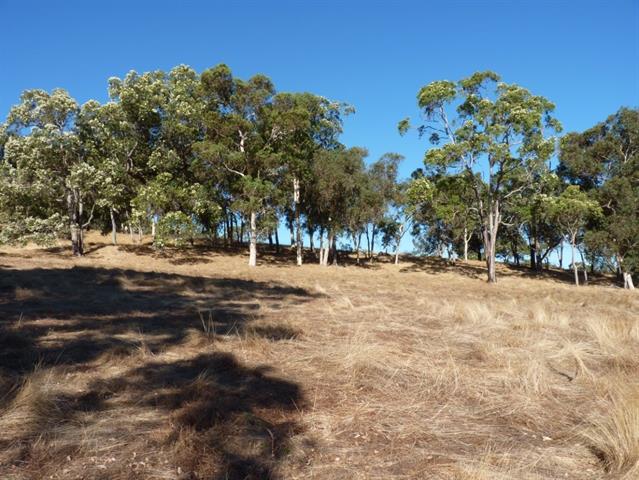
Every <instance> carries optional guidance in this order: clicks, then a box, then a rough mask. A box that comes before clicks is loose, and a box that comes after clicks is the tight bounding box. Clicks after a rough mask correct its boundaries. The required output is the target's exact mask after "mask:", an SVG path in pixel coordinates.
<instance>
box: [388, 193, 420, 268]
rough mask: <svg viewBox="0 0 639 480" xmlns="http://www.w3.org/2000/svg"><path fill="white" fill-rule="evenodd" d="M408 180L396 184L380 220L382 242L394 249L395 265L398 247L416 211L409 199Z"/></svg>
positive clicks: (397, 261) (397, 262)
mask: <svg viewBox="0 0 639 480" xmlns="http://www.w3.org/2000/svg"><path fill="white" fill-rule="evenodd" d="M410 185H411V183H410V181H407V182H401V183H398V184H397V188H396V193H395V195H394V199H393V201H392V204H391V207H390V209H389V211H388V213H387V214H386V216H385V218H384V219H383V221H382V222H381V225H380V229H381V231H382V235H383V236H382V244H383V245H385V246H392V247H394V249H395V253H394V258H395V265H398V264H399V249H400V245H401V242H402V239H403V238H404V236H405V235H406V233H407V232H408V231H410V229H411V225H412V224H413V220H414V217H415V213H416V208H415V205H413V204H412V203H411V202H410V199H409V195H408V192H409V187H410Z"/></svg>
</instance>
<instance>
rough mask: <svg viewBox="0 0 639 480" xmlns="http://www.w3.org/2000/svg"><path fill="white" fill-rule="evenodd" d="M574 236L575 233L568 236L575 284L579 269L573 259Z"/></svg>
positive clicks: (577, 279)
mask: <svg viewBox="0 0 639 480" xmlns="http://www.w3.org/2000/svg"><path fill="white" fill-rule="evenodd" d="M575 237H576V235H574V234H573V235H572V236H571V238H570V249H571V251H572V271H573V273H574V274H575V285H579V269H578V268H577V262H576V261H575Z"/></svg>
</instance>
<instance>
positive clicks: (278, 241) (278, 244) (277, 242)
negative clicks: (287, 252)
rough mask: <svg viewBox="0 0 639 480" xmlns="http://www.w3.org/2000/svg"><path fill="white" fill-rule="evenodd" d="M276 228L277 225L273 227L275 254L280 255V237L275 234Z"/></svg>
mask: <svg viewBox="0 0 639 480" xmlns="http://www.w3.org/2000/svg"><path fill="white" fill-rule="evenodd" d="M278 223H279V222H278ZM277 227H279V225H278V226H276V227H275V253H280V236H279V234H278V233H277V231H278V228H277Z"/></svg>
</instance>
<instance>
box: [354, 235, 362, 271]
mask: <svg viewBox="0 0 639 480" xmlns="http://www.w3.org/2000/svg"><path fill="white" fill-rule="evenodd" d="M361 246H362V231H361V230H360V231H359V233H358V234H357V253H356V254H355V255H356V260H357V265H359V260H360V255H359V251H360V250H361Z"/></svg>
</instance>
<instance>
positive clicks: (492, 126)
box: [399, 71, 561, 282]
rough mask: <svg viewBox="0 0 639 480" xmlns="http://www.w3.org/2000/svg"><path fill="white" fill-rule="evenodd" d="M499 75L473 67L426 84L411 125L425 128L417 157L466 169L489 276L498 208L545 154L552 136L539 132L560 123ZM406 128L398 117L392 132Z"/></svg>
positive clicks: (547, 105)
mask: <svg viewBox="0 0 639 480" xmlns="http://www.w3.org/2000/svg"><path fill="white" fill-rule="evenodd" d="M499 80H500V78H499V76H498V75H497V74H496V73H493V72H489V71H487V72H477V73H475V74H473V75H471V76H470V77H468V78H465V79H463V80H460V81H459V82H451V81H446V80H441V81H435V82H432V83H430V84H428V85H426V86H424V87H423V88H422V89H421V90H420V91H419V93H418V95H417V102H418V105H419V107H420V108H421V110H422V112H423V114H424V118H425V120H426V123H425V124H423V125H421V126H420V127H418V131H419V133H420V134H426V133H428V134H429V141H430V143H431V145H432V147H431V148H430V149H429V150H428V151H427V152H426V156H425V163H426V164H427V166H436V167H439V168H441V169H445V170H447V171H452V172H457V173H462V174H464V175H466V176H467V178H468V180H469V182H470V184H471V185H472V188H473V190H474V193H475V195H474V196H475V201H474V203H475V207H476V208H477V214H478V216H479V219H480V223H481V231H482V240H483V244H484V251H485V253H486V266H487V270H488V274H487V276H488V281H489V282H495V281H496V271H495V253H496V240H497V235H498V232H499V226H500V225H501V223H502V213H503V210H502V209H503V207H504V205H505V204H507V203H508V202H509V201H511V199H512V197H513V196H515V195H517V194H518V193H520V192H522V191H523V190H524V189H525V188H526V186H527V185H529V184H530V183H531V182H532V181H533V179H534V174H535V172H537V171H539V170H540V169H541V168H542V167H543V166H544V164H545V162H546V161H548V159H549V158H550V156H551V155H552V153H553V151H554V145H555V139H554V138H553V137H548V136H547V132H552V131H555V132H556V131H559V130H560V129H561V127H560V124H559V122H558V121H557V120H556V119H554V118H553V117H552V112H553V110H554V105H553V104H552V103H551V102H550V101H548V100H546V99H545V98H543V97H540V96H536V95H533V94H531V93H530V92H529V91H528V90H526V89H524V88H522V87H520V86H518V85H514V84H506V83H500V82H499ZM453 107H456V108H455V110H454V112H455V113H456V115H455V116H452V117H451V116H450V111H451V109H452V108H453ZM409 128H410V121H409V119H405V120H402V121H401V122H400V123H399V131H400V133H402V134H403V133H405V132H406V131H407V130H408V129H409ZM478 174H479V175H478ZM483 184H485V185H486V189H485V191H483V189H482V185H483Z"/></svg>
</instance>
